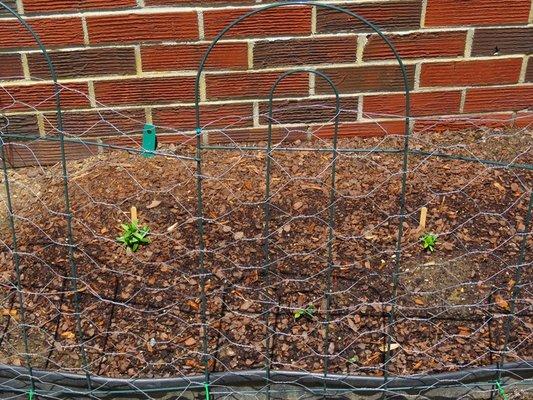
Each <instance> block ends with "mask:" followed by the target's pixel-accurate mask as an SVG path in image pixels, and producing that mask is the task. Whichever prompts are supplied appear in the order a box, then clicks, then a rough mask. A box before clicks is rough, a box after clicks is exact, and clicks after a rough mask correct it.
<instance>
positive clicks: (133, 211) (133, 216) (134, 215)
mask: <svg viewBox="0 0 533 400" xmlns="http://www.w3.org/2000/svg"><path fill="white" fill-rule="evenodd" d="M137 221H138V218H137V207H135V206H133V207H131V222H137Z"/></svg>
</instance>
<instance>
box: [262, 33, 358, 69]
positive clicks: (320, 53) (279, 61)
mask: <svg viewBox="0 0 533 400" xmlns="http://www.w3.org/2000/svg"><path fill="white" fill-rule="evenodd" d="M356 53H357V38H355V37H331V38H313V39H288V40H274V41H263V42H258V43H256V44H255V45H254V68H270V67H278V66H282V65H305V64H328V63H334V64H336V63H347V62H352V63H353V62H355V60H356Z"/></svg>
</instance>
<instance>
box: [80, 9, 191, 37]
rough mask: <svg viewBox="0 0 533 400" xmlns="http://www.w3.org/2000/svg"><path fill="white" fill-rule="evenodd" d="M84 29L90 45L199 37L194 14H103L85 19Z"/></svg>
mask: <svg viewBox="0 0 533 400" xmlns="http://www.w3.org/2000/svg"><path fill="white" fill-rule="evenodd" d="M87 27H88V31H89V40H90V42H91V43H92V44H95V43H131V42H134V43H135V42H153V41H161V40H194V39H197V38H198V18H197V15H196V13H194V12H176V13H159V14H158V13H150V14H126V15H102V16H95V17H89V18H87Z"/></svg>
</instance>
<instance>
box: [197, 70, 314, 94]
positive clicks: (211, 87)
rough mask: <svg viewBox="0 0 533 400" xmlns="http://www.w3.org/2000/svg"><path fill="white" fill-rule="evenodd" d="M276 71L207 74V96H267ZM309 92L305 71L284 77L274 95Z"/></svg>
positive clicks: (275, 77)
mask: <svg viewBox="0 0 533 400" xmlns="http://www.w3.org/2000/svg"><path fill="white" fill-rule="evenodd" d="M278 78H279V74H278V73H264V72H254V73H247V74H245V73H232V74H220V75H219V74H217V75H209V74H208V75H207V76H206V84H207V98H208V99H209V100H222V99H250V98H251V99H261V98H268V94H269V93H270V90H271V88H272V86H273V85H274V82H275V81H276V80H277V79H278ZM308 92H309V76H308V74H307V73H301V74H295V75H291V76H288V77H287V78H285V79H284V80H283V81H282V82H281V83H280V85H279V86H278V88H277V90H276V93H275V97H281V96H284V97H287V96H305V95H307V94H308Z"/></svg>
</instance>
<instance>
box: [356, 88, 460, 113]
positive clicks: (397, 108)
mask: <svg viewBox="0 0 533 400" xmlns="http://www.w3.org/2000/svg"><path fill="white" fill-rule="evenodd" d="M460 104H461V92H460V91H448V92H427V93H426V92H419V93H412V94H411V116H413V117H416V116H426V115H446V114H454V113H457V112H459V107H460ZM363 112H364V114H365V117H367V118H387V117H392V116H399V117H401V116H405V96H404V95H403V94H391V95H375V96H365V97H364V99H363Z"/></svg>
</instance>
